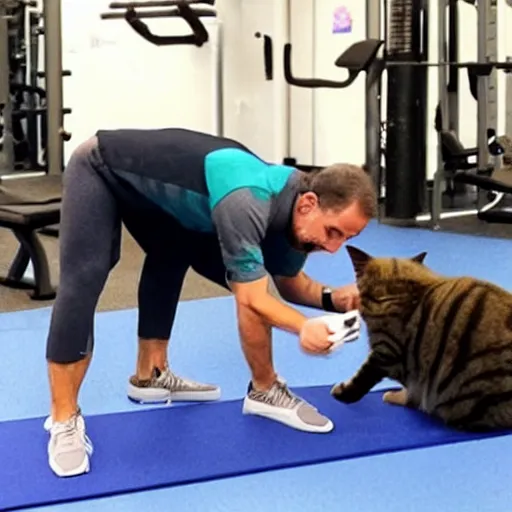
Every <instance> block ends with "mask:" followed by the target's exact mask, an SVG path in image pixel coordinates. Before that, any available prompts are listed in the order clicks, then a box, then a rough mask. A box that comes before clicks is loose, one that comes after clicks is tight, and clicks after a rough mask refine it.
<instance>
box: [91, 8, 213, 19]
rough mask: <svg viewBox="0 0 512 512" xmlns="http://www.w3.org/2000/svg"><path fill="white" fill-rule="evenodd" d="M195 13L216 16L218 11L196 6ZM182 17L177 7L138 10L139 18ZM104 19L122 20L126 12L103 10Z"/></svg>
mask: <svg viewBox="0 0 512 512" xmlns="http://www.w3.org/2000/svg"><path fill="white" fill-rule="evenodd" d="M194 14H195V15H196V16H197V17H198V18H215V17H216V16H217V13H216V12H215V11H214V10H211V9H201V8H194ZM179 17H181V15H180V11H179V10H178V8H177V7H171V8H170V9H154V10H151V11H137V18H139V20H140V19H142V18H179ZM100 18H101V19H102V20H122V19H124V12H116V11H113V12H103V13H101V14H100Z"/></svg>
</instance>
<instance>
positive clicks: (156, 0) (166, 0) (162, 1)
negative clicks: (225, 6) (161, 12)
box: [108, 0, 215, 9]
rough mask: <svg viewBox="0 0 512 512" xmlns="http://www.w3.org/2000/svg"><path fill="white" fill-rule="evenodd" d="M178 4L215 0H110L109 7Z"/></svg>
mask: <svg viewBox="0 0 512 512" xmlns="http://www.w3.org/2000/svg"><path fill="white" fill-rule="evenodd" d="M180 4H188V5H192V4H206V5H215V0H149V1H147V2H112V3H111V4H110V5H109V6H108V7H109V9H136V8H147V7H172V6H177V5H180Z"/></svg>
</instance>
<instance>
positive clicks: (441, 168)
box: [366, 0, 512, 229]
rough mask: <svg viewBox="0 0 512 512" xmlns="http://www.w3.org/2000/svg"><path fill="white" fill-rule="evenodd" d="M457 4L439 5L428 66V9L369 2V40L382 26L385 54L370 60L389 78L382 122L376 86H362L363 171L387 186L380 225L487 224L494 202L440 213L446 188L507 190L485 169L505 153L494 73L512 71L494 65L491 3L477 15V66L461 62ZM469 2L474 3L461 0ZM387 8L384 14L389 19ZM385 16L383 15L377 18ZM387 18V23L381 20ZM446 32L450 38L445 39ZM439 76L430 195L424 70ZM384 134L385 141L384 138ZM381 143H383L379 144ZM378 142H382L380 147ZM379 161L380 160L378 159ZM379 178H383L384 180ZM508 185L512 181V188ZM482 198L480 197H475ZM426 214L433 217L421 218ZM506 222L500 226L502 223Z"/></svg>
mask: <svg viewBox="0 0 512 512" xmlns="http://www.w3.org/2000/svg"><path fill="white" fill-rule="evenodd" d="M458 1H462V0H439V5H438V20H437V22H438V61H437V62H430V61H429V59H428V55H427V52H426V49H427V48H428V22H429V13H428V3H427V2H426V1H423V0H422V1H421V2H415V1H413V0H389V5H388V2H387V1H385V2H384V4H383V5H381V2H380V1H377V2H376V1H374V0H367V12H368V13H371V18H369V19H368V21H367V30H368V32H367V36H368V37H369V38H381V25H382V24H383V25H384V27H385V35H384V40H385V47H384V55H383V57H381V58H378V59H376V60H375V61H374V63H373V64H372V66H373V67H374V73H377V74H379V73H381V72H382V71H383V70H384V69H386V70H387V74H388V95H387V119H386V121H385V123H383V122H382V119H381V108H380V100H381V96H380V88H379V87H378V86H376V85H375V86H374V87H373V89H371V88H367V95H366V109H367V140H368V141H369V144H368V145H367V166H368V169H369V172H370V173H371V175H372V176H373V178H374V180H375V183H376V185H377V187H379V188H380V187H381V185H382V183H383V182H384V183H385V193H384V194H383V195H384V197H383V203H384V205H383V212H382V220H383V221H384V222H388V223H392V224H399V225H416V224H417V223H418V222H422V221H430V222H431V225H432V227H434V228H436V229H437V228H438V227H439V221H440V220H441V219H442V218H446V217H455V216H460V215H478V216H479V218H481V219H482V220H488V221H491V216H489V215H488V216H486V214H485V212H486V211H487V210H490V209H493V211H494V212H496V209H495V206H496V203H495V202H494V201H491V203H489V204H488V205H487V207H483V206H482V205H481V203H480V204H479V205H478V207H477V208H476V209H472V210H467V209H466V210H462V211H443V208H442V198H443V193H444V191H443V188H444V187H445V185H446V184H448V185H449V184H450V183H451V182H453V183H455V184H465V185H474V186H476V187H477V189H478V192H480V189H484V190H487V191H493V192H496V191H497V190H500V191H503V192H504V193H512V188H509V189H508V190H507V191H506V192H505V191H504V190H503V183H500V182H499V181H500V180H498V179H497V178H498V176H497V175H496V174H495V173H494V172H495V165H494V164H489V159H490V157H491V156H499V155H501V154H502V153H503V148H502V147H501V146H500V145H499V144H498V143H497V141H496V125H497V94H496V91H497V86H496V76H495V75H496V70H503V71H505V72H510V70H511V69H512V66H511V64H510V62H508V61H505V62H499V61H498V60H497V30H496V24H497V18H498V16H497V12H496V9H497V7H496V5H495V4H494V3H493V2H492V1H491V0H481V1H479V2H478V5H477V14H478V55H477V60H476V61H474V62H459V61H458V44H457V42H458V41H457V38H458V23H459V20H458V10H457V9H458ZM464 1H466V2H467V3H472V4H473V2H469V1H467V0H464ZM388 8H389V15H388ZM382 11H384V12H382ZM382 15H384V16H383V17H384V23H382V20H381V16H382ZM447 34H448V35H447ZM431 67H435V68H437V71H438V102H439V103H438V106H437V109H436V112H437V116H436V130H437V133H438V145H437V146H438V147H437V170H436V172H435V175H434V180H433V184H432V190H431V191H430V194H429V190H427V180H426V159H425V149H426V134H427V131H426V128H427V126H426V112H425V106H426V104H427V93H426V87H427V83H428V69H429V68H431ZM461 68H464V69H466V70H467V72H468V78H469V82H470V87H471V89H472V92H473V94H474V97H475V99H476V100H477V102H478V123H477V124H478V128H477V141H478V145H477V147H475V148H464V147H463V146H462V144H461V143H460V141H459V140H458V90H459V83H458V73H459V70H460V69H461ZM383 131H385V136H384V137H382V132H383ZM381 137H382V138H381ZM382 139H383V140H384V143H382V142H383V141H382ZM377 140H379V141H380V142H379V144H377ZM382 157H384V158H382ZM383 174H384V179H383ZM511 184H512V182H511ZM479 199H480V200H482V195H481V194H479ZM429 210H430V213H426V211H427V212H428V211H429ZM502 221H503V220H502Z"/></svg>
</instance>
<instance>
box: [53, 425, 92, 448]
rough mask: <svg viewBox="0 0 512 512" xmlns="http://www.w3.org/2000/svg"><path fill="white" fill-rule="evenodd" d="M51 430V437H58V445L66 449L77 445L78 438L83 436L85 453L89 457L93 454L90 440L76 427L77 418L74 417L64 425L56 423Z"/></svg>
mask: <svg viewBox="0 0 512 512" xmlns="http://www.w3.org/2000/svg"><path fill="white" fill-rule="evenodd" d="M52 430H53V432H52V433H53V435H55V436H56V437H57V436H58V437H59V444H61V445H63V446H65V447H68V448H71V447H73V446H76V445H77V444H78V443H79V441H78V436H83V439H84V444H85V450H86V452H87V453H88V454H89V455H90V454H91V453H92V452H93V446H92V442H91V440H90V439H89V437H88V436H87V435H86V434H85V433H84V432H83V431H82V430H81V429H80V427H79V425H78V416H74V417H73V418H70V419H69V420H68V421H66V422H64V423H57V424H56V425H54V427H53V428H52Z"/></svg>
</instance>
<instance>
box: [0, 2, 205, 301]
mask: <svg viewBox="0 0 512 512" xmlns="http://www.w3.org/2000/svg"><path fill="white" fill-rule="evenodd" d="M191 4H208V5H214V4H215V0H160V1H148V2H131V3H120V2H114V3H112V4H110V7H111V8H112V9H124V10H125V12H124V13H122V12H121V13H119V12H109V13H105V14H103V15H102V16H101V17H102V18H103V19H113V18H120V17H121V18H125V19H126V21H127V22H128V24H129V25H130V26H131V27H132V28H133V29H134V30H135V31H136V32H137V33H138V34H139V35H140V36H141V37H143V38H144V39H145V40H147V41H149V42H151V43H152V44H157V45H171V44H195V45H197V46H201V45H202V44H204V43H205V42H206V41H207V40H208V33H207V31H206V30H205V28H204V26H203V24H202V23H201V21H200V19H199V18H200V17H203V16H215V11H212V10H209V11H206V10H205V9H193V8H192V6H191ZM33 5H35V2H30V1H28V0H0V113H1V116H2V117H1V118H0V120H3V130H4V131H3V133H4V137H3V141H4V143H3V152H2V153H3V154H2V155H0V157H1V156H3V157H4V158H3V160H2V159H0V227H1V228H5V229H9V230H11V231H12V233H13V234H14V236H15V237H16V238H17V239H18V241H19V243H20V245H19V249H18V252H17V253H16V255H15V256H14V259H13V261H12V263H11V265H10V268H9V270H8V273H7V276H6V277H4V278H2V279H0V284H1V285H4V286H7V287H11V288H17V289H27V290H31V298H32V299H34V300H50V299H53V298H54V297H55V290H54V288H53V287H52V285H51V280H50V271H49V266H48V259H47V257H46V252H45V250H44V247H43V245H42V244H41V241H40V239H39V232H41V231H43V230H44V231H45V232H48V230H49V229H50V228H52V227H53V226H55V225H57V224H58V223H59V222H60V208H61V199H62V171H63V141H65V140H67V139H68V137H69V136H70V135H69V134H67V132H65V130H64V129H63V116H64V114H66V113H70V112H71V110H69V109H63V108H62V77H63V76H69V75H70V73H69V72H63V71H62V34H61V4H60V0H45V1H44V8H43V16H42V19H43V20H44V23H43V26H40V24H39V23H38V21H39V19H40V16H37V15H36V16H35V18H33V21H34V23H32V24H31V25H30V26H31V27H32V29H31V41H32V44H34V40H35V39H37V37H38V36H39V35H40V34H43V33H44V41H45V52H44V53H45V71H44V72H43V73H41V72H39V71H38V70H37V60H36V58H35V56H36V55H37V46H35V47H34V48H32V51H31V55H30V57H31V60H30V61H29V59H28V58H27V62H31V63H30V64H27V67H30V72H29V73H28V76H29V77H30V80H32V82H30V83H29V84H22V85H20V84H19V83H18V82H16V83H14V84H13V83H12V79H10V78H9V76H10V72H9V67H8V63H9V51H10V49H11V48H12V47H13V46H12V43H11V42H10V40H8V35H9V34H12V33H13V29H12V15H13V14H14V13H19V12H20V10H22V9H23V12H24V13H25V10H24V9H25V8H27V7H28V6H33ZM152 7H162V8H164V7H170V9H168V10H160V11H158V10H156V11H155V10H153V11H149V10H147V11H145V10H144V9H145V8H152ZM31 16H34V15H33V14H31ZM177 16H180V17H183V18H184V19H185V20H186V21H187V22H188V23H189V25H190V26H191V28H192V31H193V34H192V35H191V36H185V38H183V37H182V36H157V35H155V34H152V33H151V31H149V29H148V27H147V26H146V25H145V24H144V23H143V22H142V21H141V18H155V17H177ZM8 22H11V26H10V27H9V26H8ZM36 22H37V23H36ZM9 28H10V29H11V30H10V32H9V30H8V29H9ZM4 43H5V44H4ZM6 63H7V64H6ZM38 78H44V79H45V88H46V90H43V89H42V88H41V87H40V86H39V85H38V84H34V82H33V81H34V80H36V79H38ZM20 87H22V88H24V90H26V91H27V92H28V93H33V92H35V93H37V94H38V95H39V96H40V97H41V98H43V100H44V101H43V102H42V103H41V104H38V105H36V106H29V107H26V108H25V107H24V109H25V111H26V113H27V116H29V115H32V116H40V117H41V118H43V119H46V130H45V132H44V133H45V135H44V137H45V140H46V160H47V163H46V167H45V168H43V169H41V168H37V171H36V172H33V173H31V174H28V173H26V172H23V173H21V172H15V171H14V167H15V165H14V158H15V157H14V150H13V142H14V141H13V137H12V121H11V118H12V114H13V112H14V113H15V111H13V109H12V92H13V89H17V88H20ZM27 119H28V117H27ZM43 124H44V123H43ZM28 126H29V128H30V127H32V128H33V127H34V126H35V125H31V124H30V123H29V124H28ZM52 231H53V230H52ZM52 234H53V233H52ZM30 264H31V265H32V268H33V276H27V269H28V267H29V265H30Z"/></svg>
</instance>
